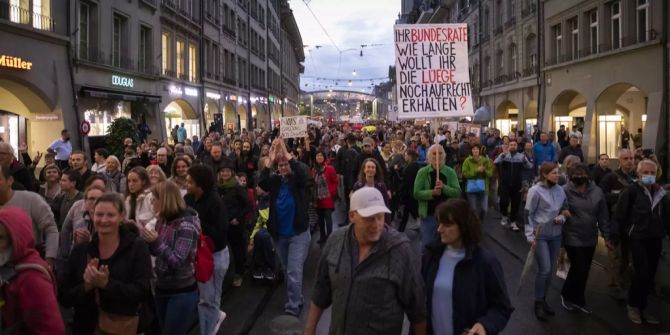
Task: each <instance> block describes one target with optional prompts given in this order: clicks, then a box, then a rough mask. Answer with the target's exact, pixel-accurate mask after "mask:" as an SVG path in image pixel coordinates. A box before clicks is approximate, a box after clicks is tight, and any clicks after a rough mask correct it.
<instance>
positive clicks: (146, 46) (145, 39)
mask: <svg viewBox="0 0 670 335" xmlns="http://www.w3.org/2000/svg"><path fill="white" fill-rule="evenodd" d="M151 45H152V43H151V28H149V27H146V26H140V54H139V63H138V65H139V70H140V72H145V73H148V72H149V71H150V69H151Z"/></svg>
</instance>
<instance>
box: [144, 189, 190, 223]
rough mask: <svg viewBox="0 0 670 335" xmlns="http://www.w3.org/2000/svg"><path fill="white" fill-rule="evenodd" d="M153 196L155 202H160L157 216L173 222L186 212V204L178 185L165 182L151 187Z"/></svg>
mask: <svg viewBox="0 0 670 335" xmlns="http://www.w3.org/2000/svg"><path fill="white" fill-rule="evenodd" d="M151 195H153V197H154V201H158V213H157V216H159V217H161V218H163V219H165V220H168V221H169V220H172V219H174V218H176V217H177V216H179V215H180V214H181V213H183V212H184V211H185V210H186V202H184V198H182V196H181V191H180V189H179V186H177V184H175V183H173V182H171V181H163V182H160V183H158V184H156V185H154V186H152V187H151Z"/></svg>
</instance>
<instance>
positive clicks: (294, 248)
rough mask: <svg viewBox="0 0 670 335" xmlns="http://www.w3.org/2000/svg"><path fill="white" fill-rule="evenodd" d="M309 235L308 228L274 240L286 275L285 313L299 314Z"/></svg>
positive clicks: (309, 240) (302, 300)
mask: <svg viewBox="0 0 670 335" xmlns="http://www.w3.org/2000/svg"><path fill="white" fill-rule="evenodd" d="M310 242H311V236H310V234H309V229H307V230H306V231H304V232H302V233H300V234H298V235H293V236H291V237H284V236H280V237H279V240H278V241H276V243H275V245H276V246H277V252H278V253H279V259H280V260H281V263H282V266H283V268H284V274H285V275H286V296H287V297H288V301H287V302H286V304H285V305H284V311H285V312H286V313H289V314H292V315H295V316H299V315H300V310H301V308H302V305H303V302H304V299H303V296H302V279H303V278H302V276H303V269H304V266H305V260H306V259H307V254H308V253H309V245H310Z"/></svg>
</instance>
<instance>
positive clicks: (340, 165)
mask: <svg viewBox="0 0 670 335" xmlns="http://www.w3.org/2000/svg"><path fill="white" fill-rule="evenodd" d="M357 156H358V152H357V151H356V150H354V149H353V148H351V147H349V146H346V147H342V148H340V150H339V151H338V152H337V156H335V162H336V163H335V170H336V171H337V174H339V175H342V176H343V177H344V180H343V181H342V182H343V183H344V187H345V188H347V189H351V186H353V185H354V181H355V180H356V179H358V178H354V179H352V173H351V171H353V170H354V163H355V162H356V157H357Z"/></svg>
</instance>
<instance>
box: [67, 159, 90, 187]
mask: <svg viewBox="0 0 670 335" xmlns="http://www.w3.org/2000/svg"><path fill="white" fill-rule="evenodd" d="M70 165H71V169H72V170H74V171H77V172H79V175H80V176H81V179H80V180H81V183H79V184H78V185H77V189H78V190H79V191H81V192H83V191H84V185H85V184H86V181H88V179H89V178H91V176H92V175H93V173H92V172H91V170H90V169H89V168H88V161H87V160H86V155H85V154H84V152H83V151H79V150H78V151H75V152H73V153H72V154H71V155H70Z"/></svg>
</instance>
